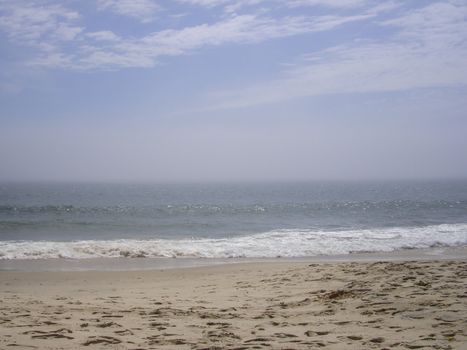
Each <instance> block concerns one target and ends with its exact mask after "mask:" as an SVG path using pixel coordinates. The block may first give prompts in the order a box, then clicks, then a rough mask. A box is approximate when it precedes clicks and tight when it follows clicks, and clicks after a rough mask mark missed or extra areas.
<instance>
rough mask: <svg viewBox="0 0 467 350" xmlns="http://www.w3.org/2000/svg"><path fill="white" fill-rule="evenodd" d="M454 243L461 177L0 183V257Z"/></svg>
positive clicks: (463, 240) (259, 252)
mask: <svg viewBox="0 0 467 350" xmlns="http://www.w3.org/2000/svg"><path fill="white" fill-rule="evenodd" d="M463 244H467V181H465V180H457V181H454V180H451V181H447V180H446V181H399V182H395V181H393V182H309V183H275V184H191V185H189V184H186V185H181V184H170V185H160V184H158V185H154V184H2V185H0V259H25V258H60V257H71V258H91V257H117V256H141V257H143V256H144V257H161V256H191V257H213V258H224V257H243V256H245V257H275V256H289V257H297V256H311V255H321V254H346V253H349V252H356V251H391V250H398V249H406V248H422V247H430V246H439V245H441V246H456V245H463Z"/></svg>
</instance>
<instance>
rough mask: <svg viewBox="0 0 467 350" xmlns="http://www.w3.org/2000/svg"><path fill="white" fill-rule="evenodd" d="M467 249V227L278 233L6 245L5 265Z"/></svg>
mask: <svg viewBox="0 0 467 350" xmlns="http://www.w3.org/2000/svg"><path fill="white" fill-rule="evenodd" d="M466 244H467V224H444V225H437V226H425V227H412V228H406V227H404V228H401V227H400V228H385V229H367V230H347V231H313V230H277V231H270V232H265V233H259V234H254V235H249V236H240V237H239V236H237V237H232V238H210V239H178V240H176V239H174V240H169V239H153V240H134V239H120V240H108V241H104V240H102V241H98V240H87V241H74V242H49V241H47V242H45V241H2V242H0V259H3V260H8V259H9V260H13V259H53V258H71V259H86V258H107V257H108V258H115V257H149V258H151V257H154V258H156V257H201V258H236V257H247V258H272V257H278V256H281V257H303V256H316V255H337V254H348V253H351V252H367V251H371V252H378V251H381V252H387V251H394V250H399V249H410V248H428V247H434V246H458V245H466Z"/></svg>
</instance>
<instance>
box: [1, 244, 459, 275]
mask: <svg viewBox="0 0 467 350" xmlns="http://www.w3.org/2000/svg"><path fill="white" fill-rule="evenodd" d="M463 259H467V246H457V247H438V248H425V249H404V250H397V251H392V252H368V253H351V254H342V255H320V256H308V257H294V258H290V257H277V258H222V259H220V258H187V257H183V258H90V259H30V260H20V259H18V260H0V272H2V271H24V272H28V271H30V272H41V271H44V272H45V271H49V272H54V271H68V272H72V271H140V270H141V271H144V270H166V269H180V268H197V267H204V266H218V265H229V264H245V263H288V262H290V263H294V262H310V263H326V262H329V263H333V262H365V261H366V262H376V261H408V260H417V261H420V260H463Z"/></svg>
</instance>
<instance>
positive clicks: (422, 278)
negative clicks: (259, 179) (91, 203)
mask: <svg viewBox="0 0 467 350" xmlns="http://www.w3.org/2000/svg"><path fill="white" fill-rule="evenodd" d="M466 283H467V261H466V260H456V261H412V262H376V263H374V262H345V263H305V262H295V263H255V264H233V265H224V266H211V267H202V268H186V269H176V270H164V271H136V272H135V271H126V272H34V273H32V272H0V295H1V298H0V349H23V348H24V349H82V348H89V349H100V348H102V349H318V348H323V349H421V348H425V349H467V285H466Z"/></svg>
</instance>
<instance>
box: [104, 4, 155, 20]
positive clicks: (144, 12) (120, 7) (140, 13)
mask: <svg viewBox="0 0 467 350" xmlns="http://www.w3.org/2000/svg"><path fill="white" fill-rule="evenodd" d="M97 4H98V7H99V8H100V9H101V10H110V11H112V12H115V13H117V14H119V15H123V16H129V17H133V18H136V19H138V20H140V21H141V22H143V23H147V22H151V21H152V20H154V18H155V14H156V12H157V11H158V10H159V6H158V5H157V4H156V3H155V2H154V1H153V0H97Z"/></svg>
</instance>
